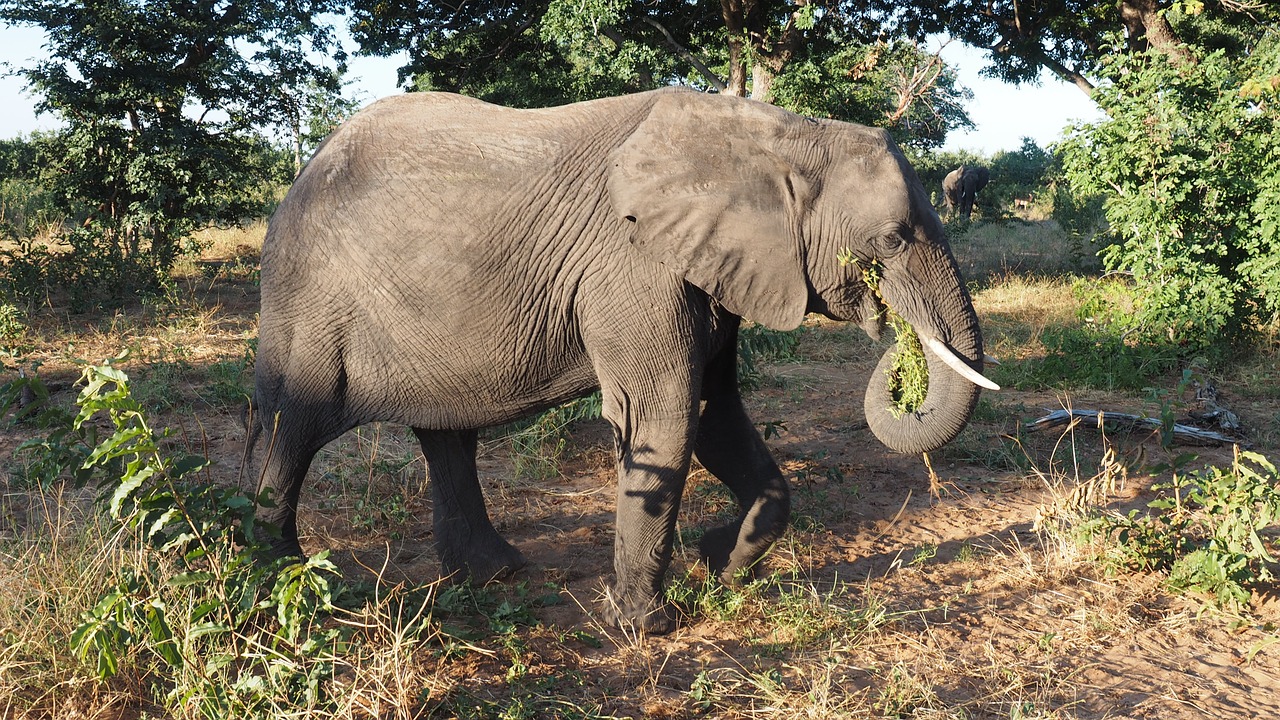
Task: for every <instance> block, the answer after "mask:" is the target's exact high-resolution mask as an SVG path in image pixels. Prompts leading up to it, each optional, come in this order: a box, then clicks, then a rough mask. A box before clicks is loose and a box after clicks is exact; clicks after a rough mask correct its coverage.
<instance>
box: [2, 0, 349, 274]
mask: <svg viewBox="0 0 1280 720" xmlns="http://www.w3.org/2000/svg"><path fill="white" fill-rule="evenodd" d="M334 7H336V4H335V3H334V2H331V1H330V0H297V1H294V2H286V3H279V2H267V1H265V0H256V1H252V2H230V1H226V0H223V1H218V2H190V1H188V0H146V1H143V0H85V1H84V2H77V3H66V2H57V1H51V0H0V21H4V22H7V23H11V24H25V25H33V26H36V27H40V28H43V29H44V30H45V31H46V32H47V33H48V38H49V39H48V42H47V44H46V48H47V50H48V53H49V57H48V59H46V60H44V61H41V62H39V63H37V64H36V65H34V66H33V67H29V68H26V69H24V70H22V71H21V74H22V75H24V76H25V77H26V79H27V81H28V83H29V84H30V86H31V87H32V89H33V90H34V91H35V93H36V94H37V96H38V97H39V101H38V103H37V108H38V109H39V110H41V111H45V112H52V113H55V114H56V115H58V116H59V117H60V118H61V119H62V120H64V121H65V123H66V127H65V129H63V130H60V131H58V132H56V133H53V134H51V136H49V138H48V139H47V142H46V143H45V144H44V150H45V152H44V155H43V164H44V165H45V167H46V178H47V180H48V182H49V183H50V184H51V185H52V186H53V188H54V190H55V192H56V194H57V195H58V196H60V197H61V198H62V199H63V201H64V202H65V203H66V205H67V209H68V211H69V212H70V213H71V215H72V216H73V217H74V218H75V219H76V221H77V227H76V228H75V229H74V230H72V231H70V232H69V233H68V234H67V235H66V237H65V238H64V240H66V241H67V242H68V243H70V245H71V246H72V248H73V252H72V254H73V260H74V262H68V263H66V264H65V267H66V268H68V271H67V272H68V273H69V276H68V277H65V278H61V279H62V280H64V281H67V282H69V283H70V284H71V285H73V286H75V287H80V288H83V289H85V290H86V292H89V293H90V294H93V293H94V292H97V291H101V290H104V289H108V288H109V289H110V290H111V291H112V292H113V293H119V292H128V291H129V290H130V289H131V288H132V287H136V286H139V285H140V286H144V287H146V286H152V285H154V284H155V283H156V282H158V281H160V280H162V279H163V278H164V277H165V275H166V273H167V271H168V270H169V268H170V267H171V266H172V264H173V262H174V260H175V259H176V257H177V256H178V255H179V254H180V253H181V252H182V251H183V250H184V243H186V241H187V239H188V238H189V237H190V236H191V233H192V231H193V230H194V229H196V228H198V227H200V226H203V225H205V224H208V223H212V222H233V221H236V220H239V219H241V218H243V217H245V216H246V215H251V214H258V212H259V210H258V208H259V207H260V205H261V201H262V200H263V192H262V189H263V186H264V179H265V178H267V177H269V176H270V175H271V171H272V169H271V168H270V167H268V165H269V160H270V158H271V153H270V152H269V148H268V136H267V133H268V132H270V131H271V129H272V128H275V127H277V126H279V125H280V124H282V123H283V122H284V120H285V118H287V117H289V116H290V114H296V113H297V112H298V107H299V97H301V96H302V95H303V89H305V88H313V89H314V88H321V89H323V91H324V92H326V93H334V94H336V93H337V92H338V89H339V80H338V78H339V73H340V71H341V69H342V62H343V60H344V58H343V57H342V56H341V54H340V53H339V54H338V55H337V59H336V60H337V62H336V66H335V65H326V64H324V63H316V62H315V61H314V60H313V58H312V54H313V53H326V52H329V51H331V50H332V49H333V48H334V41H333V31H332V28H331V27H328V26H326V25H322V24H319V23H317V22H316V17H317V16H318V14H319V13H321V12H323V11H327V10H331V9H333V8H334ZM91 286H97V287H96V290H95V289H90V288H91Z"/></svg>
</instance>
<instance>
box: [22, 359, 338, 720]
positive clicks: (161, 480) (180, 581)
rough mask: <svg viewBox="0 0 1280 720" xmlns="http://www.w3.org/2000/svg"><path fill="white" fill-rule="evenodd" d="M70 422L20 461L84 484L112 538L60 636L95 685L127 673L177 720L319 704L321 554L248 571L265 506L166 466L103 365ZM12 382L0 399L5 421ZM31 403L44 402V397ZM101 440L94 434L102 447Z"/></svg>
mask: <svg viewBox="0 0 1280 720" xmlns="http://www.w3.org/2000/svg"><path fill="white" fill-rule="evenodd" d="M81 380H82V382H83V383H84V384H85V387H84V388H83V390H82V391H81V392H80V396H79V399H78V400H77V405H78V412H77V414H76V415H75V417H74V418H73V419H72V418H70V417H69V416H68V415H66V414H65V413H53V414H51V415H47V417H54V418H58V419H59V420H60V422H54V423H51V427H52V430H53V431H52V433H51V434H50V435H49V436H48V437H47V438H46V439H45V440H44V441H42V442H38V443H37V442H29V443H27V444H26V446H25V447H26V448H27V450H28V451H29V452H30V451H34V452H38V453H40V454H42V455H43V456H44V461H43V462H44V464H45V465H47V466H49V468H50V469H51V470H52V472H50V473H49V476H48V477H46V478H45V479H46V480H47V481H50V482H51V481H52V479H53V478H54V477H57V475H58V474H59V473H58V471H59V470H60V471H62V472H70V473H72V474H73V476H75V477H77V478H78V479H79V480H80V481H81V482H86V481H95V482H96V483H97V484H98V485H99V488H100V490H101V492H100V499H99V504H100V506H101V507H102V509H103V510H104V511H105V512H106V514H107V515H108V517H109V519H110V520H109V521H110V522H116V523H118V524H119V527H120V531H119V532H116V533H109V536H110V537H111V538H112V539H111V540H110V541H108V547H106V548H103V551H104V553H106V554H110V555H113V556H114V557H116V559H117V561H118V563H119V564H118V565H116V566H115V567H114V568H108V569H106V570H105V572H106V573H107V575H108V577H107V579H106V583H107V587H106V588H105V589H103V591H102V594H101V595H100V596H99V599H98V601H97V602H96V603H95V604H94V605H93V607H91V608H88V609H86V610H85V611H84V612H83V613H82V615H81V623H80V625H79V627H77V628H76V629H75V630H74V632H72V633H71V636H70V644H71V647H72V650H73V651H74V653H75V655H76V656H77V657H78V658H79V659H80V660H81V661H82V662H84V663H86V664H87V665H88V666H89V667H90V668H92V670H93V672H94V674H96V675H97V676H98V677H99V678H100V679H104V680H105V679H107V678H110V677H112V676H115V675H117V674H122V673H125V672H126V671H128V673H129V674H130V675H132V676H135V677H139V678H146V679H147V682H155V683H156V688H155V689H156V691H158V692H161V693H163V696H164V701H163V702H164V704H165V705H166V706H167V707H168V708H169V709H170V710H171V711H173V713H174V716H175V717H205V718H212V717H275V716H277V715H276V713H275V712H274V711H276V710H278V709H279V708H278V707H276V705H277V703H278V702H279V698H290V701H289V702H290V704H291V705H293V706H295V707H298V708H301V707H308V706H310V707H314V706H316V705H318V704H322V703H323V702H324V701H325V697H324V695H325V689H324V688H325V682H326V681H327V680H328V679H329V678H331V677H332V676H333V667H334V666H333V658H334V657H335V653H336V651H337V642H338V640H339V635H340V632H339V631H338V630H336V629H332V628H329V627H326V626H325V618H326V612H327V611H328V610H330V609H332V592H331V590H330V587H329V580H328V578H329V576H331V575H332V574H334V573H335V572H336V569H335V568H334V566H333V565H332V564H331V563H329V562H328V561H327V560H326V559H325V555H324V554H323V553H322V554H320V555H317V556H316V557H313V558H311V559H310V560H308V561H306V562H302V563H293V564H289V565H285V564H284V563H283V562H276V563H269V562H262V561H261V560H259V555H260V554H261V552H262V548H263V546H262V544H261V542H260V539H261V529H260V528H258V527H257V526H256V525H255V523H254V521H253V515H254V508H255V506H256V505H257V504H258V503H259V501H263V500H265V499H262V498H252V497H249V496H246V495H244V494H243V493H242V492H240V491H239V490H238V489H235V488H227V487H221V486H218V485H215V484H213V483H211V482H209V481H208V480H207V479H202V478H201V477H200V473H201V471H202V469H203V468H204V467H205V466H206V465H207V464H208V461H207V460H205V459H204V458H202V457H199V456H194V455H176V456H175V455H171V451H169V450H168V449H167V447H166V444H167V443H166V441H165V438H166V437H167V436H168V432H167V431H155V430H153V429H152V428H151V427H150V426H149V424H148V422H147V419H146V417H145V416H144V414H143V412H142V409H141V405H140V404H139V403H138V402H137V401H136V400H134V399H133V397H132V396H131V394H130V392H129V386H128V382H129V379H128V377H127V376H126V375H125V374H124V373H123V372H121V371H120V370H119V369H117V368H115V367H113V366H112V365H111V364H110V363H108V364H106V365H98V366H89V367H87V368H86V369H85V370H84V373H83V375H82V378H81ZM21 383H26V384H28V385H29V384H30V383H38V381H37V380H31V379H25V378H24V379H21V380H20V381H14V382H13V383H10V384H7V385H5V386H4V387H0V399H2V400H3V401H4V402H5V406H4V407H3V408H0V410H2V411H7V410H8V409H9V408H10V407H12V403H13V401H14V399H15V398H16V397H17V396H18V394H19V393H18V392H16V391H17V390H20V389H21V387H22V385H21ZM35 395H36V397H37V398H39V399H40V400H41V401H47V399H48V393H47V392H37V393H35ZM99 428H105V432H102V433H100V432H99Z"/></svg>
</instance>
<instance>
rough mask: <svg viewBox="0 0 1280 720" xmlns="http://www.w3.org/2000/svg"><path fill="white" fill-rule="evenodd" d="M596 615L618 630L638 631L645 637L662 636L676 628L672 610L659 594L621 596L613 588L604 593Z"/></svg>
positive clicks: (672, 606) (620, 593)
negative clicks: (601, 616)
mask: <svg viewBox="0 0 1280 720" xmlns="http://www.w3.org/2000/svg"><path fill="white" fill-rule="evenodd" d="M600 612H601V614H602V615H604V621H605V622H606V623H608V624H610V625H612V626H613V627H616V628H619V629H622V630H639V631H642V632H644V633H645V634H648V635H666V634H667V633H670V632H671V631H672V630H675V629H676V616H677V614H678V613H677V612H676V608H675V606H674V605H672V604H671V603H669V602H666V601H665V600H664V599H663V598H662V595H661V594H659V595H657V596H654V595H646V594H643V593H624V592H621V591H618V590H616V589H614V588H610V589H609V590H608V591H606V592H605V596H604V599H603V600H602V601H601V608H600Z"/></svg>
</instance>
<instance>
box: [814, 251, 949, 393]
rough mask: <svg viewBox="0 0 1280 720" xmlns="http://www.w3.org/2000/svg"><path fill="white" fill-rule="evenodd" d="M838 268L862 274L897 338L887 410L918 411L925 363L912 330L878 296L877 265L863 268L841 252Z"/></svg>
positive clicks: (926, 375)
mask: <svg viewBox="0 0 1280 720" xmlns="http://www.w3.org/2000/svg"><path fill="white" fill-rule="evenodd" d="M836 259H837V260H838V261H839V262H840V265H841V266H842V267H843V266H848V265H852V266H853V267H854V268H855V269H856V270H859V271H860V272H861V273H862V281H863V282H864V283H866V285H867V288H868V289H869V290H870V291H871V292H873V293H875V295H876V297H877V298H879V299H880V304H881V305H882V306H884V307H885V308H886V311H885V314H886V319H887V321H888V324H889V327H891V328H893V332H894V335H895V336H896V337H897V339H898V346H897V349H896V350H895V351H894V356H893V364H892V365H891V366H890V367H889V369H888V371H887V372H888V373H889V393H890V395H891V396H892V397H893V399H894V407H893V408H891V410H893V411H894V412H895V413H897V414H906V413H912V412H915V411H916V410H918V409H920V406H921V405H923V404H924V400H925V397H927V396H928V394H929V364H928V362H927V361H926V360H925V357H924V347H923V346H922V345H921V344H920V338H919V336H917V335H916V331H915V328H913V327H911V324H910V323H908V322H907V321H906V320H904V319H903V318H902V317H901V316H900V315H898V314H897V313H895V312H894V311H893V308H890V307H889V305H888V303H886V302H885V301H884V296H883V295H881V294H880V266H879V265H878V264H877V263H875V262H872V263H871V264H869V265H867V266H866V267H863V266H862V265H861V264H860V262H859V260H858V257H857V256H856V255H854V254H853V253H852V252H851V251H850V250H848V249H844V250H841V251H840V253H839V254H837V256H836Z"/></svg>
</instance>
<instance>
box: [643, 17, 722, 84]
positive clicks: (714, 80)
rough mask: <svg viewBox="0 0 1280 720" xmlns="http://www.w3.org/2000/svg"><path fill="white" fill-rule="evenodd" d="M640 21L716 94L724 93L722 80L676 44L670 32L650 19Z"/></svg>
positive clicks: (684, 48)
mask: <svg viewBox="0 0 1280 720" xmlns="http://www.w3.org/2000/svg"><path fill="white" fill-rule="evenodd" d="M640 19H641V20H643V21H644V22H646V23H648V24H649V25H651V26H653V27H654V28H656V29H657V30H658V32H660V33H662V36H663V37H664V38H666V39H667V44H668V45H670V46H671V48H672V49H673V50H675V51H676V55H678V56H680V59H682V60H684V61H685V62H687V63H689V64H690V65H692V66H693V68H694V69H695V70H697V71H698V73H699V74H701V75H702V77H704V78H706V80H707V82H708V83H710V84H711V87H714V88H715V89H716V92H724V91H725V90H726V89H727V88H728V86H727V85H726V84H725V82H724V80H721V79H720V76H719V75H716V74H715V73H714V72H713V71H712V70H711V68H709V67H707V65H706V63H704V62H702V61H701V60H699V59H698V58H697V57H696V56H695V55H694V54H693V53H692V52H691V51H690V50H689V48H687V47H685V46H683V45H681V44H680V43H679V42H676V39H675V36H673V35H672V34H671V31H670V30H667V28H666V27H665V26H663V24H662V23H660V22H658V21H657V20H654V19H653V18H651V17H642V18H640Z"/></svg>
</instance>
